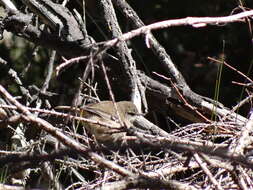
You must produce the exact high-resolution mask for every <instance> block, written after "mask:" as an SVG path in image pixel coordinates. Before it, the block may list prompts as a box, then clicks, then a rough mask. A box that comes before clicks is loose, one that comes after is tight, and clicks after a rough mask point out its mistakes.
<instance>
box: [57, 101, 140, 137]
mask: <svg viewBox="0 0 253 190" xmlns="http://www.w3.org/2000/svg"><path fill="white" fill-rule="evenodd" d="M116 105H117V109H118V114H117V112H116V110H115V107H114V105H113V102H112V101H101V102H99V103H94V104H88V105H87V106H85V107H83V108H81V109H75V108H71V107H69V106H60V107H57V109H65V110H72V111H76V112H79V113H80V116H81V117H84V118H87V119H91V120H94V121H99V122H101V123H106V124H108V125H110V126H111V127H109V126H103V125H100V124H94V123H89V122H84V123H83V125H84V127H85V128H86V129H87V131H88V132H89V133H90V134H92V135H94V136H95V138H96V140H97V141H99V142H114V141H117V140H121V139H122V138H123V137H124V136H125V135H126V132H122V125H121V124H120V120H121V122H123V124H125V125H126V126H127V127H130V126H131V125H132V123H131V118H132V117H134V116H135V115H138V110H137V108H136V106H135V105H134V104H133V103H132V102H130V101H121V102H117V103H116ZM118 115H119V117H120V120H119V118H118Z"/></svg>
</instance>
